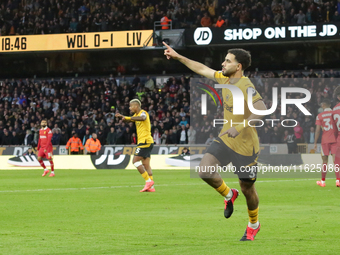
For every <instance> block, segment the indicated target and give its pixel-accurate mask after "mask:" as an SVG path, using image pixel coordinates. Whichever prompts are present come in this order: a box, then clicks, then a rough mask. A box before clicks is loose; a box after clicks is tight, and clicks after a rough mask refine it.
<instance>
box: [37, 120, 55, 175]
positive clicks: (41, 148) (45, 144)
mask: <svg viewBox="0 0 340 255" xmlns="http://www.w3.org/2000/svg"><path fill="white" fill-rule="evenodd" d="M40 125H41V129H40V130H39V141H38V146H37V150H38V161H39V163H40V165H41V166H42V167H43V168H44V173H43V174H42V176H45V175H46V174H48V172H49V170H48V169H47V168H46V166H45V164H44V161H43V160H42V158H46V159H48V160H49V161H50V165H51V174H50V175H49V177H54V164H53V159H52V156H53V154H52V153H53V146H52V136H53V135H52V131H51V129H49V128H48V127H47V121H46V120H42V121H41V123H40Z"/></svg>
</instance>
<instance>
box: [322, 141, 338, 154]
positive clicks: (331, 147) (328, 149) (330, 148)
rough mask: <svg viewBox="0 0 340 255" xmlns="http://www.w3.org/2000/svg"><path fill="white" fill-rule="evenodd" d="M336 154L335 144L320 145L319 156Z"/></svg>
mask: <svg viewBox="0 0 340 255" xmlns="http://www.w3.org/2000/svg"><path fill="white" fill-rule="evenodd" d="M335 153H336V143H324V144H321V155H322V156H329V154H335Z"/></svg>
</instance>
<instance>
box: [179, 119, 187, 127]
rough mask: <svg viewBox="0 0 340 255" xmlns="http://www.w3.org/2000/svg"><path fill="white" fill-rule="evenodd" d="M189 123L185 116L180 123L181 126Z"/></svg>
mask: <svg viewBox="0 0 340 255" xmlns="http://www.w3.org/2000/svg"><path fill="white" fill-rule="evenodd" d="M187 124H188V121H187V120H186V119H185V117H182V120H181V122H180V123H179V125H180V126H182V125H184V126H186V125H187Z"/></svg>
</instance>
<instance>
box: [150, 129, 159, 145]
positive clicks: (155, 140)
mask: <svg viewBox="0 0 340 255" xmlns="http://www.w3.org/2000/svg"><path fill="white" fill-rule="evenodd" d="M152 137H153V140H154V143H155V144H156V145H160V144H161V134H160V133H159V131H158V128H156V129H155V132H154V133H153V135H152Z"/></svg>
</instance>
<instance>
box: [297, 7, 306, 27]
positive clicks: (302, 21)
mask: <svg viewBox="0 0 340 255" xmlns="http://www.w3.org/2000/svg"><path fill="white" fill-rule="evenodd" d="M296 23H297V24H299V25H301V24H305V23H306V15H305V14H304V13H303V12H302V10H300V11H299V13H298V14H296Z"/></svg>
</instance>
